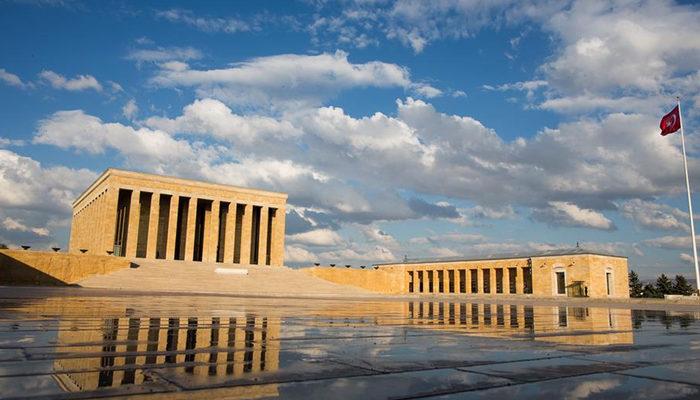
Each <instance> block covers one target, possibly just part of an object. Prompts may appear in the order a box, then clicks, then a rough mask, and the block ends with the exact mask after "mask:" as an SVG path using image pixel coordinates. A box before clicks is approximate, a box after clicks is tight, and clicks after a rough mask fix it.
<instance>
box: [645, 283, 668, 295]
mask: <svg viewBox="0 0 700 400" xmlns="http://www.w3.org/2000/svg"><path fill="white" fill-rule="evenodd" d="M642 297H652V298H654V297H664V296H663V295H662V294H660V293H659V291H658V290H656V286H654V284H652V283H647V284H646V285H644V289H642Z"/></svg>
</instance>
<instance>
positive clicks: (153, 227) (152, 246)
mask: <svg viewBox="0 0 700 400" xmlns="http://www.w3.org/2000/svg"><path fill="white" fill-rule="evenodd" d="M159 214H160V193H155V192H154V193H153V194H152V195H151V214H150V215H149V216H148V240H147V241H146V243H147V244H146V258H149V259H151V260H155V258H156V246H157V245H158V219H159Z"/></svg>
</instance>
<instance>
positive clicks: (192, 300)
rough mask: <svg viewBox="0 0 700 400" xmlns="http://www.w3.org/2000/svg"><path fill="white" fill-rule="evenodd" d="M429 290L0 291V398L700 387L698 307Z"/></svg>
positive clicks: (420, 394) (650, 391)
mask: <svg viewBox="0 0 700 400" xmlns="http://www.w3.org/2000/svg"><path fill="white" fill-rule="evenodd" d="M432 300H434V301H432ZM432 300H431V301H428V300H427V299H423V301H418V300H415V299H414V300H412V301H395V300H393V301H392V300H380V299H374V300H370V299H364V300H362V301H350V300H337V299H336V300H324V299H299V298H297V299H285V298H235V297H227V296H172V295H157V294H148V295H144V294H142V295H136V294H128V295H127V294H126V293H125V292H113V293H109V292H104V291H102V292H97V291H87V290H82V289H52V290H36V289H34V288H27V289H7V288H0V397H2V398H64V397H65V398H80V397H122V396H135V397H141V396H149V397H162V398H183V399H184V398H198V397H202V398H220V397H226V398H278V397H282V398H302V399H308V398H329V397H334V398H339V399H345V398H350V399H352V398H361V399H363V400H365V399H375V398H377V399H383V398H432V397H438V398H519V399H520V398H552V399H554V398H568V399H584V398H585V399H595V398H606V399H607V398H642V397H643V398H659V399H666V398H700V323H699V322H698V320H697V319H698V318H700V310H698V311H699V312H697V313H692V312H688V311H640V310H629V309H616V308H601V307H595V308H594V307H579V306H575V305H574V306H572V305H571V304H569V305H551V304H548V305H540V304H528V303H527V302H526V301H520V302H517V303H513V304H509V303H504V302H499V304H495V303H494V304H489V303H482V301H484V299H472V300H470V302H466V301H447V300H437V299H432ZM132 398H133V397H132Z"/></svg>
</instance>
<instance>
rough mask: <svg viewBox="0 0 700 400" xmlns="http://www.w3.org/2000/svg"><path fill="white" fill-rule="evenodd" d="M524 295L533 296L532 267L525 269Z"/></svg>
mask: <svg viewBox="0 0 700 400" xmlns="http://www.w3.org/2000/svg"><path fill="white" fill-rule="evenodd" d="M523 293H525V294H532V267H523Z"/></svg>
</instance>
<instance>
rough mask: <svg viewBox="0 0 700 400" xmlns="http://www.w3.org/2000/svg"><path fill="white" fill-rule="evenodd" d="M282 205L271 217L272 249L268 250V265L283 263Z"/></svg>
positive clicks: (283, 219) (283, 220)
mask: <svg viewBox="0 0 700 400" xmlns="http://www.w3.org/2000/svg"><path fill="white" fill-rule="evenodd" d="M285 217H286V214H285V210H284V207H279V208H277V210H276V211H275V216H274V218H273V219H272V250H271V252H270V265H274V266H278V267H280V266H282V265H283V264H284V224H285Z"/></svg>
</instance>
